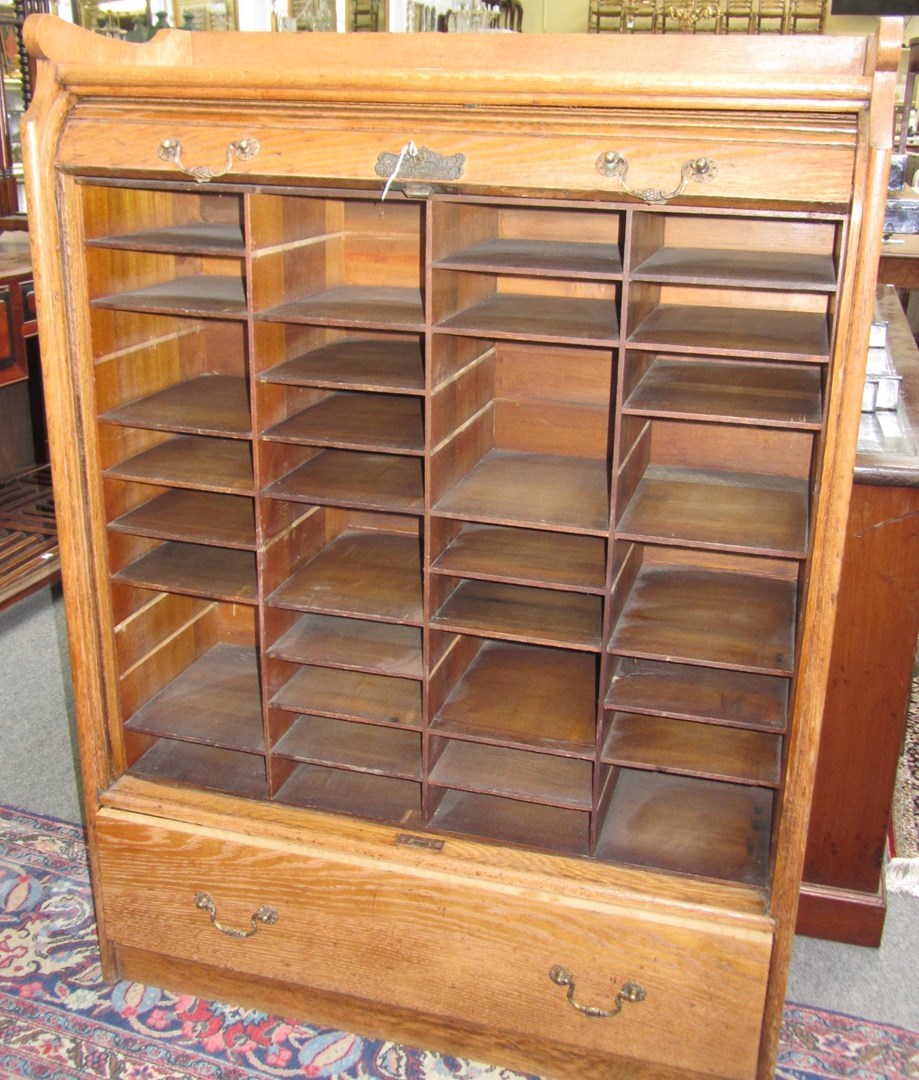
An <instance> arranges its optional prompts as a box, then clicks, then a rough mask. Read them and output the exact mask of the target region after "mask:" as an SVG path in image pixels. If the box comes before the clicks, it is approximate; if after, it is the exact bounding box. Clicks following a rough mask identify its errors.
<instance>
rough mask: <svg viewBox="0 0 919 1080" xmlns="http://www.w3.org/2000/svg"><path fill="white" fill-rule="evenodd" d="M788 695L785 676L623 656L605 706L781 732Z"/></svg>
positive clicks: (617, 664) (785, 719) (784, 721)
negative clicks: (755, 673) (754, 673)
mask: <svg viewBox="0 0 919 1080" xmlns="http://www.w3.org/2000/svg"><path fill="white" fill-rule="evenodd" d="M788 695H789V682H788V679H786V678H780V677H776V676H772V675H753V674H750V673H749V672H745V671H728V670H725V669H723V668H710V667H696V666H694V665H690V664H674V663H666V662H661V661H658V660H642V659H635V658H634V657H628V656H622V657H618V658H617V662H616V670H615V672H614V674H613V678H612V680H611V682H610V688H609V692H608V694H607V696H606V707H607V708H609V709H616V710H623V711H628V712H636V713H649V714H653V715H657V716H672V717H675V718H677V719H685V720H707V721H709V722H710V723H717V724H727V725H730V726H732V727H745V728H752V729H756V730H762V731H770V732H777V733H781V732H783V731H785V729H786V727H787V724H788Z"/></svg>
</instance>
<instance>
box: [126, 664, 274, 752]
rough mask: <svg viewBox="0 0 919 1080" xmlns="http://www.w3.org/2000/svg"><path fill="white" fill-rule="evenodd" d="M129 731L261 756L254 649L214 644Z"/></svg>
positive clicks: (142, 711) (150, 703) (128, 724)
mask: <svg viewBox="0 0 919 1080" xmlns="http://www.w3.org/2000/svg"><path fill="white" fill-rule="evenodd" d="M125 727H126V728H127V729H128V730H129V731H142V732H144V733H145V734H147V735H161V736H166V737H168V738H170V739H181V740H183V741H191V742H199V743H207V744H208V745H210V746H222V747H223V748H224V749H228V750H246V751H254V752H264V749H265V739H264V735H263V732H262V699H261V692H260V690H259V674H258V662H257V659H256V654H255V650H254V649H250V648H246V647H245V646H243V645H229V644H225V643H218V644H217V645H214V646H213V647H212V648H210V649H209V650H208V651H207V652H206V653H204V655H203V656H201V657H199V658H198V659H197V660H196V661H195V662H194V663H193V664H191V665H190V666H189V667H187V668H186V669H185V670H184V671H183V672H182V674H181V675H179V676H178V678H175V679H173V680H172V682H171V683H169V684H168V685H167V686H165V687H164V688H163V689H162V690H160V692H159V693H158V694H155V695H154V696H153V697H152V698H150V700H149V701H147V702H146V703H145V704H144V705H143V706H141V708H139V709H138V710H137V711H136V712H135V713H134V715H133V716H131V717H130V718H129V719H128V721H127V722H126V723H125Z"/></svg>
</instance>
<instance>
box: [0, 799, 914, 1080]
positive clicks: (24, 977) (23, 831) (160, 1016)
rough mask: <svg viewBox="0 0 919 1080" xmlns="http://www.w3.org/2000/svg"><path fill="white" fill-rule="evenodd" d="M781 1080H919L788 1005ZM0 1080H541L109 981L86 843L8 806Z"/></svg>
mask: <svg viewBox="0 0 919 1080" xmlns="http://www.w3.org/2000/svg"><path fill="white" fill-rule="evenodd" d="M776 1076H777V1077H778V1078H779V1080H811V1078H813V1080H817V1078H830V1077H846V1078H852V1080H905V1078H907V1077H919V1034H917V1033H915V1032H910V1031H906V1030H904V1029H902V1028H897V1027H893V1026H891V1025H886V1024H877V1023H871V1022H868V1021H865V1020H858V1019H855V1018H853V1017H849V1016H842V1015H840V1014H839V1013H831V1012H826V1011H822V1010H816V1009H810V1008H805V1007H803V1006H799V1005H790V1004H789V1005H787V1006H786V1009H785V1017H784V1024H783V1029H782V1044H781V1051H780V1054H779V1067H778V1070H777V1073H776ZM0 1077H2V1078H3V1080H21V1078H26V1077H28V1078H36V1080H37V1078H41V1080H76V1078H80V1080H86V1078H90V1080H256V1078H258V1077H316V1078H322V1077H327V1078H338V1080H448V1078H450V1080H533V1078H523V1077H522V1076H521V1074H519V1073H515V1072H512V1071H510V1070H507V1069H499V1068H494V1067H491V1066H488V1065H483V1064H478V1063H476V1062H472V1061H462V1060H458V1059H455V1058H450V1057H444V1056H440V1055H437V1054H434V1053H432V1052H430V1051H427V1050H421V1049H414V1048H411V1047H407V1046H398V1045H396V1044H394V1043H389V1042H381V1041H379V1040H372V1039H364V1038H360V1037H358V1036H356V1035H351V1034H348V1033H346V1032H341V1031H330V1030H327V1029H322V1028H316V1027H311V1026H310V1025H307V1024H301V1023H297V1022H294V1021H291V1020H286V1019H283V1018H281V1017H275V1016H267V1015H265V1014H264V1013H260V1012H255V1011H252V1010H245V1009H238V1008H233V1007H231V1006H227V1005H222V1004H219V1003H217V1002H212V1001H205V1000H203V999H201V998H195V997H191V996H188V995H182V994H172V993H167V992H165V991H163V990H157V989H155V988H153V987H147V986H141V985H140V984H138V983H129V982H119V983H116V984H115V985H113V986H109V985H106V984H104V983H103V982H102V981H101V977H100V969H99V957H98V949H97V942H96V936H95V925H94V922H93V912H92V905H91V902H90V893H89V882H88V872H87V867H86V858H85V849H84V845H83V833H82V831H81V830H80V829H79V828H78V827H76V826H74V825H70V824H65V823H62V822H59V821H54V820H51V819H49V818H45V817H37V816H35V815H32V814H29V813H26V812H24V811H19V810H11V809H8V808H3V807H0Z"/></svg>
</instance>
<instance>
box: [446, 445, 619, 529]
mask: <svg viewBox="0 0 919 1080" xmlns="http://www.w3.org/2000/svg"><path fill="white" fill-rule="evenodd" d="M434 467H435V468H436V462H435V466H434ZM434 509H435V512H436V513H437V514H439V515H441V516H444V517H455V518H460V519H463V520H467V521H468V520H472V521H480V522H490V523H493V524H498V525H501V524H506V525H523V526H531V527H535V528H540V527H544V528H547V529H567V530H572V531H577V532H585V533H592V534H594V535H598V536H605V535H606V534H607V532H608V529H609V481H608V476H607V466H606V462H605V461H597V460H594V459H593V458H574V457H563V456H561V455H554V454H527V453H519V452H517V451H511V450H489V451H488V453H487V454H486V455H485V456H484V457H483V458H482V459H481V460H480V461H479V462H478V463H477V464H476V465H475V466H474V467H473V468H472V469H470V471H469V472H468V473H466V475H465V476H463V477H462V479H460V480H459V481H458V482H457V483H456V484H454V485H453V487H452V488H450V490H449V491H448V492H447V493H446V494H445V495H443V496H442V497H441V498H440V499H439V500H438V502H437V504H436V506H435V508H434Z"/></svg>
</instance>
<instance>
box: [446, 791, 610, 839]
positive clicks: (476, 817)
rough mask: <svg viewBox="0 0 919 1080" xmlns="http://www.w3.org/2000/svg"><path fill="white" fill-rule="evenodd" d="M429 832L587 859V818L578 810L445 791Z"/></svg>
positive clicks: (492, 796) (463, 792) (470, 793)
mask: <svg viewBox="0 0 919 1080" xmlns="http://www.w3.org/2000/svg"><path fill="white" fill-rule="evenodd" d="M429 824H430V828H432V829H438V830H442V831H444V832H451V833H460V834H462V835H464V836H478V837H481V838H482V839H485V840H497V841H501V842H503V843H506V844H517V845H520V846H523V847H535V848H540V849H542V850H548V851H558V852H564V853H565V854H569V855H586V854H587V845H588V827H589V820H588V815H587V814H584V813H581V812H580V811H577V810H565V809H562V808H561V807H557V806H540V805H539V804H538V803H527V802H520V801H517V800H514V799H503V798H499V797H496V796H494V795H481V794H474V793H472V792H465V791H456V790H448V791H445V792H444V795H443V798H442V799H441V800H440V803H439V805H438V807H437V810H436V812H435V813H434V814H433V815H432V817H431V820H430V823H429Z"/></svg>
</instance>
